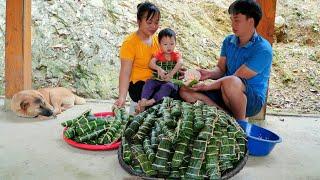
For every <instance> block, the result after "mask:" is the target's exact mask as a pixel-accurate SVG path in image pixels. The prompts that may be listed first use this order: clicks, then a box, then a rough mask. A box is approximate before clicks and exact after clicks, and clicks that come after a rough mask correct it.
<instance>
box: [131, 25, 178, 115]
mask: <svg viewBox="0 0 320 180" xmlns="http://www.w3.org/2000/svg"><path fill="white" fill-rule="evenodd" d="M158 41H159V44H160V49H161V50H160V51H159V52H157V53H156V54H155V55H154V56H153V58H152V59H151V61H150V64H149V67H150V68H151V69H153V70H155V71H157V73H158V77H159V78H156V79H148V80H147V81H146V83H145V85H144V86H143V89H142V94H141V100H140V101H138V105H137V108H136V112H137V113H139V112H142V111H144V109H145V107H147V106H152V105H153V104H155V103H157V102H159V101H161V100H162V98H163V97H167V96H170V95H172V94H173V93H178V86H177V85H175V84H173V83H172V82H170V80H171V79H173V78H174V77H176V74H177V72H178V71H179V69H180V68H181V66H182V63H183V61H182V58H181V55H180V53H178V52H176V51H174V48H175V46H176V33H175V32H174V31H173V30H171V29H169V28H166V29H163V30H161V31H160V32H159V34H158ZM170 62H171V63H170ZM162 64H166V65H168V64H175V65H174V67H173V68H172V67H171V68H170V67H169V68H168V66H166V67H161V65H162ZM169 66H170V65H169ZM166 70H167V71H168V72H167V71H166Z"/></svg>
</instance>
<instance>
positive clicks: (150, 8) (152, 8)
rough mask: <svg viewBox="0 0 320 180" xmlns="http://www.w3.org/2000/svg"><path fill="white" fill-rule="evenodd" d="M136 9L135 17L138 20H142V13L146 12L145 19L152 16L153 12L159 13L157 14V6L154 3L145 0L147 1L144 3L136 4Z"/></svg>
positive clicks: (158, 11)
mask: <svg viewBox="0 0 320 180" xmlns="http://www.w3.org/2000/svg"><path fill="white" fill-rule="evenodd" d="M137 9H138V12H137V19H138V20H142V18H143V15H144V14H145V13H146V12H147V20H149V19H151V18H153V16H154V15H155V14H159V16H160V10H159V8H158V7H157V6H156V5H154V4H152V3H150V2H147V1H146V2H144V3H140V4H138V6H137Z"/></svg>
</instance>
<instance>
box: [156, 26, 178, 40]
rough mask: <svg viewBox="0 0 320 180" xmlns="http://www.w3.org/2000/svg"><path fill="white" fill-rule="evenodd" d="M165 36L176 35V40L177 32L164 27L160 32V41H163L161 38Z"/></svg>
mask: <svg viewBox="0 0 320 180" xmlns="http://www.w3.org/2000/svg"><path fill="white" fill-rule="evenodd" d="M163 37H174V40H176V33H175V32H174V31H173V30H172V29H170V28H165V29H162V30H161V31H160V32H159V34H158V42H159V43H160V42H161V39H162V38H163Z"/></svg>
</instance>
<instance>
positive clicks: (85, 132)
mask: <svg viewBox="0 0 320 180" xmlns="http://www.w3.org/2000/svg"><path fill="white" fill-rule="evenodd" d="M130 118H131V116H128V115H127V114H126V113H125V109H123V108H118V109H115V110H114V116H108V117H95V116H94V115H93V114H92V113H91V111H90V110H87V111H85V112H84V113H82V114H81V115H80V116H79V117H77V118H75V119H72V120H68V121H65V122H63V123H61V125H62V126H64V127H67V128H66V130H65V131H64V136H65V137H66V138H68V139H72V140H74V141H76V142H78V143H84V144H92V145H98V144H99V145H102V144H110V143H113V142H116V141H118V140H119V139H120V138H121V136H122V134H123V131H124V129H125V127H126V125H127V123H128V121H129V120H130Z"/></svg>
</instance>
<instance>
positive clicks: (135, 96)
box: [129, 81, 145, 102]
mask: <svg viewBox="0 0 320 180" xmlns="http://www.w3.org/2000/svg"><path fill="white" fill-rule="evenodd" d="M144 84H145V82H144V81H138V82H136V83H134V84H133V82H132V81H131V82H130V84H129V95H130V98H131V99H132V100H133V101H134V102H138V101H139V100H140V99H141V93H142V88H143V85H144Z"/></svg>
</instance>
